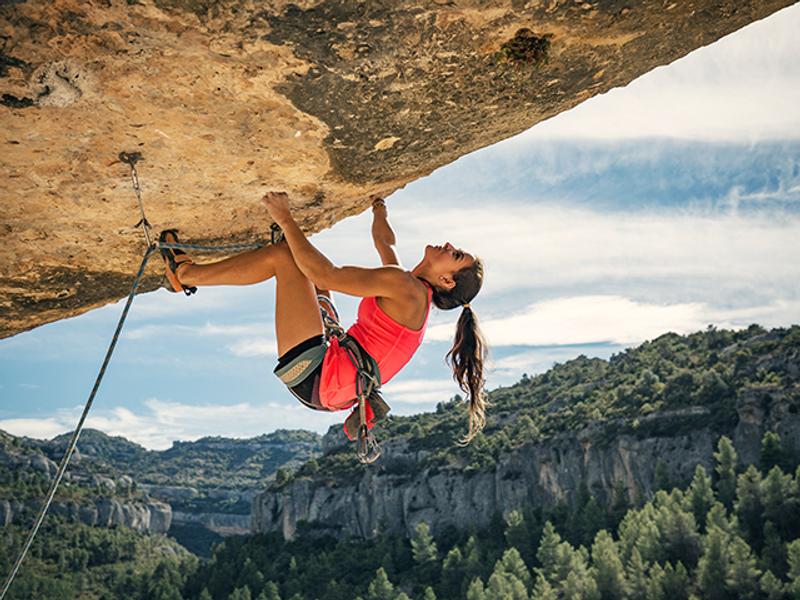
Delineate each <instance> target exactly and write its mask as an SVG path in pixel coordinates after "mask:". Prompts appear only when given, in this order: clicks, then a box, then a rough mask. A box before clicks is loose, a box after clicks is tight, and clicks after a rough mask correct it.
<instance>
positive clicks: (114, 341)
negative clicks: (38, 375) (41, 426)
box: [0, 247, 155, 600]
mask: <svg viewBox="0 0 800 600" xmlns="http://www.w3.org/2000/svg"><path fill="white" fill-rule="evenodd" d="M154 250H155V249H154V248H153V247H148V248H147V250H146V251H145V253H144V257H143V258H142V264H141V265H139V271H138V273H136V279H134V281H133V286H132V287H131V291H130V293H129V294H128V300H127V301H126V302H125V308H123V309H122V315H121V316H120V318H119V322H117V328H116V329H115V330H114V336H113V337H112V338H111V344H109V346H108V350H106V356H105V358H104V359H103V365H102V366H101V367H100V372H99V373H98V374H97V378H96V379H95V380H94V386H92V391H91V393H90V394H89V399H88V400H87V401H86V406H84V408H83V413H82V414H81V418H80V420H79V421H78V426H77V427H76V428H75V431H74V432H73V433H72V438H71V439H70V441H69V444H67V450H66V452H64V456H63V458H62V459H61V464H59V465H58V471H57V472H56V476H55V477H54V478H53V482H52V483H51V484H50V489H49V490H48V491H47V497H46V499H45V502H44V504H43V505H42V508H41V510H40V511H39V515H38V516H37V517H36V521H35V522H34V525H33V527H32V528H31V531H30V533H29V534H28V537H27V539H26V540H25V544H24V545H23V546H22V551H21V552H20V553H19V557H17V561H16V562H15V563H14V567H13V568H12V569H11V574H10V575H9V576H8V578H7V579H6V582H5V585H4V586H3V591H2V592H0V600H3V598H5V595H6V593H7V592H8V588H10V587H11V583H12V582H13V581H14V577H15V576H16V575H17V571H19V567H20V565H22V561H23V560H24V559H25V555H26V554H27V553H28V550H29V549H30V547H31V544H33V538H35V537H36V533H37V532H38V531H39V527H41V525H42V521H44V517H45V515H46V514H47V510H48V509H49V508H50V504H51V503H52V502H53V497H54V496H55V495H56V490H57V489H58V485H59V484H60V483H61V478H62V477H64V472H65V471H66V470H67V465H68V464H69V460H70V458H72V453H73V452H74V451H75V446H76V445H77V444H78V436H80V433H81V429H83V423H84V421H86V416H87V415H88V414H89V409H90V408H91V407H92V403H93V402H94V397H95V395H96V394H97V390H98V389H99V388H100V382H101V381H102V380H103V376H104V375H105V374H106V367H108V363H109V361H110V360H111V355H112V354H113V353H114V347H115V346H116V345H117V340H118V339H119V334H120V333H121V332H122V326H123V325H124V324H125V319H126V318H127V317H128V311H129V310H130V308H131V304H132V303H133V297H134V295H135V294H136V289H137V288H138V287H139V282H140V281H141V280H142V275H143V274H144V268H145V266H146V265H147V261H148V259H149V258H150V256H151V255H152V254H153V252H154Z"/></svg>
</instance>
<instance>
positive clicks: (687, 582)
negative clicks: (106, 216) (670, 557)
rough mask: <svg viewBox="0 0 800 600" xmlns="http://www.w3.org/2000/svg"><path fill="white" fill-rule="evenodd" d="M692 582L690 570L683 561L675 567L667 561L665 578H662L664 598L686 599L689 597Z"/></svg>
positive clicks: (670, 599)
mask: <svg viewBox="0 0 800 600" xmlns="http://www.w3.org/2000/svg"><path fill="white" fill-rule="evenodd" d="M691 583H692V582H691V579H690V578H689V572H688V571H687V570H686V567H684V566H683V563H682V562H679V563H677V565H676V566H675V567H673V566H672V563H667V565H666V567H664V579H662V580H661V589H662V590H663V592H664V598H667V599H668V600H686V599H687V598H688V597H689V588H690V587H691Z"/></svg>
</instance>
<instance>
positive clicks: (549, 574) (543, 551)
mask: <svg viewBox="0 0 800 600" xmlns="http://www.w3.org/2000/svg"><path fill="white" fill-rule="evenodd" d="M560 544H561V536H560V535H558V532H557V531H556V528H555V527H553V524H552V523H551V522H550V521H547V522H546V523H545V524H544V530H543V531H542V537H541V539H540V540H539V549H538V550H537V551H536V560H538V561H539V564H540V565H541V567H542V572H543V573H544V576H545V577H546V578H547V580H548V581H549V582H550V583H555V581H556V569H557V559H558V556H557V552H558V546H559V545H560Z"/></svg>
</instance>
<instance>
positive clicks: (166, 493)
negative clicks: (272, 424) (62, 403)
mask: <svg viewBox="0 0 800 600" xmlns="http://www.w3.org/2000/svg"><path fill="white" fill-rule="evenodd" d="M0 435H2V436H3V437H2V440H3V444H2V446H0V468H5V469H6V471H5V477H6V479H7V480H8V482H9V487H6V488H5V490H6V492H5V493H3V489H4V488H3V486H2V484H0V525H2V524H3V523H4V522H6V521H9V522H10V521H11V520H12V519H13V520H17V521H18V520H19V519H20V516H21V514H22V513H23V512H25V510H36V509H38V507H39V504H38V503H39V502H40V501H41V499H42V498H43V497H44V491H45V488H44V485H43V483H44V480H47V481H49V478H50V477H52V476H53V475H54V474H55V472H56V468H57V467H56V463H57V461H59V460H61V457H62V456H63V454H64V450H65V448H66V445H67V443H68V441H69V438H70V434H63V435H60V436H57V437H55V438H53V439H52V440H49V441H42V440H32V439H27V438H16V437H14V436H11V435H8V434H6V433H4V432H0ZM320 452H321V446H320V436H319V435H317V434H316V433H313V432H308V431H288V430H278V431H275V432H272V433H270V434H265V435H261V436H257V437H254V438H248V439H230V438H222V437H206V438H201V439H199V440H197V441H194V442H175V443H174V444H173V446H172V448H170V449H168V450H164V451H151V450H147V449H146V448H144V447H142V446H140V445H139V444H136V443H135V442H131V441H130V440H127V439H125V438H123V437H119V436H109V435H107V434H105V433H103V432H101V431H97V430H93V429H87V430H85V431H84V432H83V433H82V434H81V437H80V439H79V441H78V448H77V450H76V452H75V454H74V455H73V459H72V461H71V463H70V468H69V469H68V471H67V473H66V478H65V483H66V485H68V486H72V487H73V488H74V489H71V490H65V492H67V493H66V495H64V496H60V497H61V498H62V500H60V501H57V502H56V503H54V505H53V507H52V509H51V510H52V512H53V513H54V514H61V515H63V516H66V517H68V518H70V519H72V520H78V521H81V522H83V523H86V524H88V525H98V526H113V525H124V526H126V527H130V528H132V529H136V530H138V531H148V532H159V533H161V532H166V531H167V530H169V529H170V527H171V526H172V525H178V526H182V529H181V534H180V538H179V539H182V540H184V539H186V536H187V535H188V536H190V537H191V536H192V535H194V534H192V530H193V529H196V528H198V527H200V528H203V529H207V530H209V531H211V532H213V533H214V534H218V535H223V536H225V535H240V534H245V533H247V532H248V531H249V530H250V505H251V503H252V499H253V497H254V496H255V494H256V493H257V491H258V490H259V489H261V488H263V486H264V485H265V484H266V483H267V482H269V481H270V480H273V479H274V478H275V473H276V471H277V470H278V469H279V468H283V469H286V470H288V471H291V470H293V469H296V468H297V467H298V466H299V465H301V464H303V463H304V462H306V461H307V460H309V459H311V458H314V457H315V456H318V455H319V454H320ZM28 476H30V477H32V478H33V479H35V480H37V481H38V483H37V484H36V485H31V486H29V487H30V488H31V489H30V499H29V500H26V501H21V500H20V499H19V497H18V494H16V493H14V492H13V491H12V487H11V486H10V482H12V481H14V480H15V478H16V479H17V480H19V479H20V478H25V477H28ZM70 494H71V495H70ZM72 496H74V497H75V498H76V500H75V501H68V500H67V498H70V497H72ZM3 498H5V500H2V499H3ZM132 498H137V499H138V500H137V501H133V500H132ZM196 533H198V534H199V532H196Z"/></svg>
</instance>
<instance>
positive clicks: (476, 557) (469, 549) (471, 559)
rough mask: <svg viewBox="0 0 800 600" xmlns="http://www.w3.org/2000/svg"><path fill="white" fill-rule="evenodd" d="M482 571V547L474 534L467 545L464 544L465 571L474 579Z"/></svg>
mask: <svg viewBox="0 0 800 600" xmlns="http://www.w3.org/2000/svg"><path fill="white" fill-rule="evenodd" d="M482 572H483V560H482V558H481V549H480V547H479V546H478V540H477V539H476V538H475V536H474V535H471V536H469V539H468V540H467V545H466V546H464V573H465V575H466V577H467V578H468V579H469V580H470V581H472V580H473V579H474V578H475V577H478V576H479V575H480V574H481V573H482ZM481 585H483V581H481ZM481 589H483V588H481Z"/></svg>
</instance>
